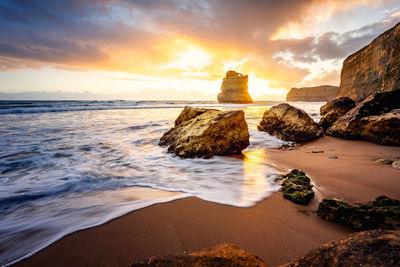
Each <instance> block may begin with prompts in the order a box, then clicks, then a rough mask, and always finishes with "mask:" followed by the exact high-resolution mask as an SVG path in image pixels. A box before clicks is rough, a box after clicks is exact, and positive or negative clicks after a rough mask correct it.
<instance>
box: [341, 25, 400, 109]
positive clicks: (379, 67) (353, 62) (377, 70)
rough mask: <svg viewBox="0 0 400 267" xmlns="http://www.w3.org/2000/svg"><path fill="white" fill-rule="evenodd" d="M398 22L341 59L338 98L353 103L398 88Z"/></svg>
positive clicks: (399, 53)
mask: <svg viewBox="0 0 400 267" xmlns="http://www.w3.org/2000/svg"><path fill="white" fill-rule="evenodd" d="M399 66H400V23H398V24H397V25H396V26H394V27H393V28H391V29H389V30H388V31H386V32H384V33H383V34H381V35H380V36H378V37H377V38H376V39H375V40H373V41H372V42H371V43H370V44H369V45H367V46H365V47H364V48H362V49H360V50H359V51H357V52H356V53H354V54H352V55H350V56H348V57H347V58H346V60H345V61H344V62H343V68H342V72H341V75H340V89H339V94H338V97H345V96H347V97H350V98H352V99H353V100H355V101H356V102H359V101H362V100H363V99H365V98H366V97H368V96H370V95H372V94H374V93H377V92H383V91H392V90H396V89H399V88H400V68H399Z"/></svg>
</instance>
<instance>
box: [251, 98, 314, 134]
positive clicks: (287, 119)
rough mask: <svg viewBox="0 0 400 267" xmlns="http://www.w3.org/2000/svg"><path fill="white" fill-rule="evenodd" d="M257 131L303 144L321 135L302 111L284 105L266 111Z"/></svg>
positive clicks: (311, 120)
mask: <svg viewBox="0 0 400 267" xmlns="http://www.w3.org/2000/svg"><path fill="white" fill-rule="evenodd" d="M257 129H258V130H259V131H264V132H267V133H269V134H270V135H274V136H277V137H278V138H279V139H282V140H285V141H292V142H305V141H309V140H312V139H315V138H317V137H319V136H321V135H322V129H321V128H320V127H319V125H318V124H316V123H315V122H314V121H313V119H311V118H310V116H308V115H307V113H306V112H305V111H304V110H302V109H299V108H296V107H293V106H291V105H289V104H286V103H283V104H279V105H277V106H273V107H272V108H271V109H269V110H266V111H265V113H264V116H263V118H262V120H261V122H260V124H259V125H258V126H257Z"/></svg>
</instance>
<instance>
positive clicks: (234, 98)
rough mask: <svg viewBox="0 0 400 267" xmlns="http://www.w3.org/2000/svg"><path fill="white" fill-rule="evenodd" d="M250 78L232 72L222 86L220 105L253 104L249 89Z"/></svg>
mask: <svg viewBox="0 0 400 267" xmlns="http://www.w3.org/2000/svg"><path fill="white" fill-rule="evenodd" d="M248 80H249V76H247V75H243V74H241V73H239V72H236V71H233V70H230V71H228V72H227V73H226V76H225V78H224V80H223V82H222V85H221V92H220V93H219V94H218V97H217V98H218V102H219V103H253V100H252V99H251V97H250V95H249V93H248V92H247V89H248V85H247V83H248Z"/></svg>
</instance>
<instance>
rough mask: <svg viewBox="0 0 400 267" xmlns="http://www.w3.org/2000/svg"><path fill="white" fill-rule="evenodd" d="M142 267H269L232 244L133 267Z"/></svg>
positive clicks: (162, 258)
mask: <svg viewBox="0 0 400 267" xmlns="http://www.w3.org/2000/svg"><path fill="white" fill-rule="evenodd" d="M140 266H171V267H172V266H260V267H261V266H267V265H266V264H265V263H264V262H263V261H262V260H261V259H260V258H259V257H257V256H255V255H252V254H250V253H248V252H246V251H244V250H242V249H239V248H238V247H236V246H235V245H232V244H222V245H219V246H217V247H215V248H212V249H209V250H202V251H197V252H193V253H190V254H184V255H178V256H173V255H170V256H162V257H158V258H156V257H154V258H149V259H147V260H145V261H143V262H141V263H135V264H133V265H132V267H140Z"/></svg>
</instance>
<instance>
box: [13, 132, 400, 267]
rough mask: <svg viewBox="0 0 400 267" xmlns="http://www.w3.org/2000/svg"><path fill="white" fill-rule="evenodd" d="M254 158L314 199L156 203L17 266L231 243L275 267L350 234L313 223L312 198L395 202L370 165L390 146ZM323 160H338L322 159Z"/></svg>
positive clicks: (100, 260) (385, 173) (399, 178)
mask: <svg viewBox="0 0 400 267" xmlns="http://www.w3.org/2000/svg"><path fill="white" fill-rule="evenodd" d="M310 147H312V148H310ZM332 149H333V151H331V150H332ZM312 150H324V153H315V154H314V153H311V152H312ZM309 152H310V153H309ZM258 154H259V155H260V161H261V162H264V163H265V164H271V165H274V166H275V167H277V168H278V169H280V170H282V171H286V170H289V169H292V168H298V169H302V170H304V171H305V172H306V173H307V174H308V175H309V176H310V177H311V179H312V181H313V182H314V183H315V184H316V186H317V198H316V199H314V200H313V202H312V203H311V204H310V205H309V206H307V207H304V206H300V205H296V204H294V203H292V202H290V201H288V200H285V199H283V198H282V196H281V194H280V193H275V194H273V195H272V196H271V197H269V198H267V199H265V200H263V201H261V202H259V203H258V204H257V205H255V206H253V207H250V208H237V207H232V206H226V205H220V204H215V203H211V202H207V201H204V200H201V199H198V198H195V197H191V198H186V199H180V200H175V201H172V202H169V203H164V204H156V205H153V206H150V207H147V208H143V209H141V210H137V211H134V212H131V213H129V214H128V215H125V216H122V217H120V218H117V219H115V220H113V221H111V222H109V223H106V224H104V225H102V226H98V227H94V228H91V229H87V230H82V231H78V232H76V233H73V234H70V235H68V236H66V237H64V238H62V239H61V240H59V241H58V242H56V243H54V244H52V245H50V246H49V247H47V248H46V249H44V250H42V251H40V252H38V253H37V254H35V255H33V256H32V257H30V258H28V259H26V260H23V261H21V262H20V263H18V264H17V265H20V266H43V265H50V266H115V265H120V266H121V265H122V266H124V265H130V264H132V263H134V262H137V261H141V260H143V259H145V258H147V257H150V256H160V255H166V254H180V253H183V252H184V251H195V250H200V249H202V248H210V247H213V246H215V245H218V244H221V243H233V244H235V245H237V246H239V247H240V248H242V249H245V250H247V251H249V252H250V253H253V254H255V255H257V256H259V257H260V258H262V259H263V260H264V261H265V262H266V263H267V264H268V265H269V266H277V265H279V264H284V263H286V262H288V261H289V260H291V259H293V258H295V257H299V256H302V255H304V254H306V253H307V252H308V251H309V250H311V249H313V248H315V247H318V246H320V245H322V244H323V243H326V242H329V241H332V240H335V239H339V238H342V237H344V236H345V235H347V234H349V233H351V232H352V230H351V229H349V228H346V227H344V226H341V225H338V224H336V223H330V222H326V221H324V220H322V219H320V218H318V217H317V215H316V209H317V205H318V199H320V198H322V197H337V198H340V199H343V200H345V201H350V202H361V201H368V200H373V199H374V198H375V197H376V196H378V195H382V194H385V195H388V196H391V197H395V198H400V170H397V169H394V168H393V167H391V166H389V165H384V164H380V163H376V162H374V160H376V159H378V158H387V159H392V160H395V159H398V158H400V150H399V148H396V147H389V146H380V145H376V144H373V143H368V142H363V141H348V140H342V139H336V138H332V137H324V138H320V139H318V140H315V141H312V142H309V143H307V144H304V145H302V146H301V147H300V149H299V150H295V151H280V150H277V149H266V150H262V153H258ZM255 155H257V153H252V156H255ZM330 155H336V156H338V159H329V158H328V157H329V156H330Z"/></svg>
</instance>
